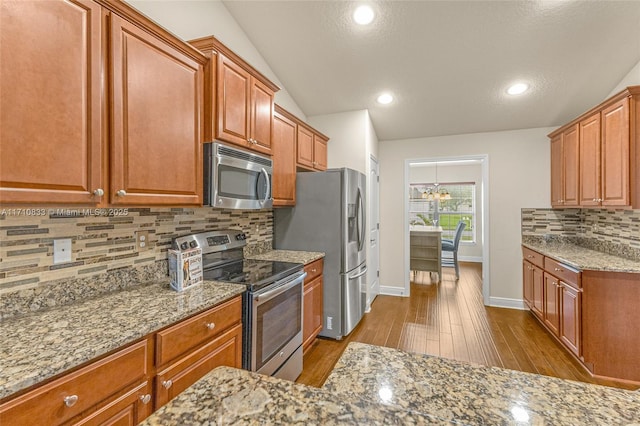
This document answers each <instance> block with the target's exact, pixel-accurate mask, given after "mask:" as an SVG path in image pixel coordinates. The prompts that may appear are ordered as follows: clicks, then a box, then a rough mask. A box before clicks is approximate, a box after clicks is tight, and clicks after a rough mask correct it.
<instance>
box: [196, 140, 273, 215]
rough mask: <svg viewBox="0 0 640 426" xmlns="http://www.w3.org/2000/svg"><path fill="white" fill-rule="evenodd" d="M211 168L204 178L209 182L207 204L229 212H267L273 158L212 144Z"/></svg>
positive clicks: (270, 205) (270, 204)
mask: <svg viewBox="0 0 640 426" xmlns="http://www.w3.org/2000/svg"><path fill="white" fill-rule="evenodd" d="M212 145H213V147H212V148H213V149H212V154H213V155H211V157H210V159H209V160H210V162H211V164H210V167H205V171H206V172H207V173H208V175H207V174H205V179H207V180H209V181H210V182H209V183H210V185H211V186H210V188H211V190H210V192H208V193H207V195H208V196H209V199H208V200H207V204H209V205H211V206H213V207H223V208H229V209H265V208H270V207H272V206H273V198H271V173H272V162H271V159H269V158H266V157H261V156H258V155H254V154H250V153H247V152H243V151H239V150H235V149H233V148H229V147H226V146H222V145H220V144H212Z"/></svg>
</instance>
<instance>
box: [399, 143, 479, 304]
mask: <svg viewBox="0 0 640 426" xmlns="http://www.w3.org/2000/svg"><path fill="white" fill-rule="evenodd" d="M460 160H480V165H481V169H482V188H481V191H482V194H481V197H480V199H481V206H480V212H481V216H482V233H481V236H480V238H482V299H483V302H484V304H485V305H487V306H488V305H489V297H490V295H491V292H490V289H491V281H490V279H491V276H490V273H489V247H490V245H489V235H490V233H489V154H479V155H458V156H448V157H426V158H425V157H423V158H411V159H406V160H404V188H403V193H404V200H405V201H404V217H403V219H402V220H403V229H404V294H405V295H406V296H407V297H408V296H409V294H410V290H411V284H410V283H411V281H410V273H411V271H410V270H409V166H410V165H411V164H412V163H423V162H436V161H437V162H446V161H460Z"/></svg>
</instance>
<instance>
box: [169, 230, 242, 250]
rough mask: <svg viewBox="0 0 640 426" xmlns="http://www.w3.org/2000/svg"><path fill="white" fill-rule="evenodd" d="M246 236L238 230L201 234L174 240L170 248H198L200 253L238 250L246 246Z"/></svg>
mask: <svg viewBox="0 0 640 426" xmlns="http://www.w3.org/2000/svg"><path fill="white" fill-rule="evenodd" d="M246 240H247V234H245V233H244V232H242V231H241V230H238V229H227V230H221V231H209V232H201V233H198V234H191V235H185V236H183V237H178V238H174V240H173V243H172V245H171V248H172V249H173V250H188V249H191V248H196V247H199V248H201V249H202V253H203V254H206V253H213V252H217V251H224V250H230V249H233V248H240V247H244V246H245V245H247V241H246Z"/></svg>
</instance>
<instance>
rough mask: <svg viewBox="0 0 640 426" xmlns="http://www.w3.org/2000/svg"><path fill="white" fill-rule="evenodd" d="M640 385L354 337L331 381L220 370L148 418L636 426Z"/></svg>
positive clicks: (155, 421)
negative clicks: (584, 379)
mask: <svg viewBox="0 0 640 426" xmlns="http://www.w3.org/2000/svg"><path fill="white" fill-rule="evenodd" d="M638 413H640V394H639V393H637V392H631V391H625V390H620V389H614V388H608V387H605V386H598V385H591V384H585V383H578V382H573V381H569V380H562V379H556V378H551V377H545V376H540V375H537V374H529V373H522V372H518V371H512V370H506V369H502V368H497V367H484V366H479V365H474V364H467V363H463V362H459V361H454V360H448V359H445V358H438V357H432V356H428V355H419V354H410V353H407V352H402V351H398V350H395V349H389V348H383V347H379V346H371V345H365V344H361V343H350V344H349V345H348V347H347V349H346V350H345V352H344V353H343V355H342V357H341V358H340V360H339V361H338V363H337V364H336V367H335V368H334V370H333V372H332V373H331V375H330V376H329V378H328V380H327V382H326V383H325V385H324V386H323V388H321V389H318V388H313V387H308V386H304V385H300V384H296V383H293V382H289V381H285V380H280V379H276V378H273V377H267V376H262V375H259V374H256V373H251V372H248V371H244V370H238V369H233V368H227V367H220V368H217V369H215V370H213V371H212V372H211V373H209V374H208V375H206V376H205V377H203V378H202V379H201V380H200V381H198V382H197V383H195V384H194V385H193V386H191V387H190V388H189V389H187V390H186V391H184V392H183V393H182V394H180V395H178V396H177V397H176V398H175V399H174V400H172V401H170V402H169V404H167V405H166V406H164V407H162V408H161V409H160V410H158V411H157V412H155V413H154V414H152V415H151V417H149V418H148V419H147V420H146V421H145V422H143V425H145V426H151V425H182V424H189V425H208V424H220V425H222V424H234V425H236V424H291V423H299V424H367V425H369V424H465V425H487V424H534V425H538V424H540V425H541V424H554V425H577V424H584V425H587V424H597V425H617V424H623V425H631V424H637V423H634V422H638V420H640V418H639V416H640V415H639V414H638Z"/></svg>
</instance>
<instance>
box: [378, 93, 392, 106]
mask: <svg viewBox="0 0 640 426" xmlns="http://www.w3.org/2000/svg"><path fill="white" fill-rule="evenodd" d="M377 101H378V103H379V104H382V105H387V104H390V103H391V102H393V95H391V93H383V94H381V95H380V96H378V99H377Z"/></svg>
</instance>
